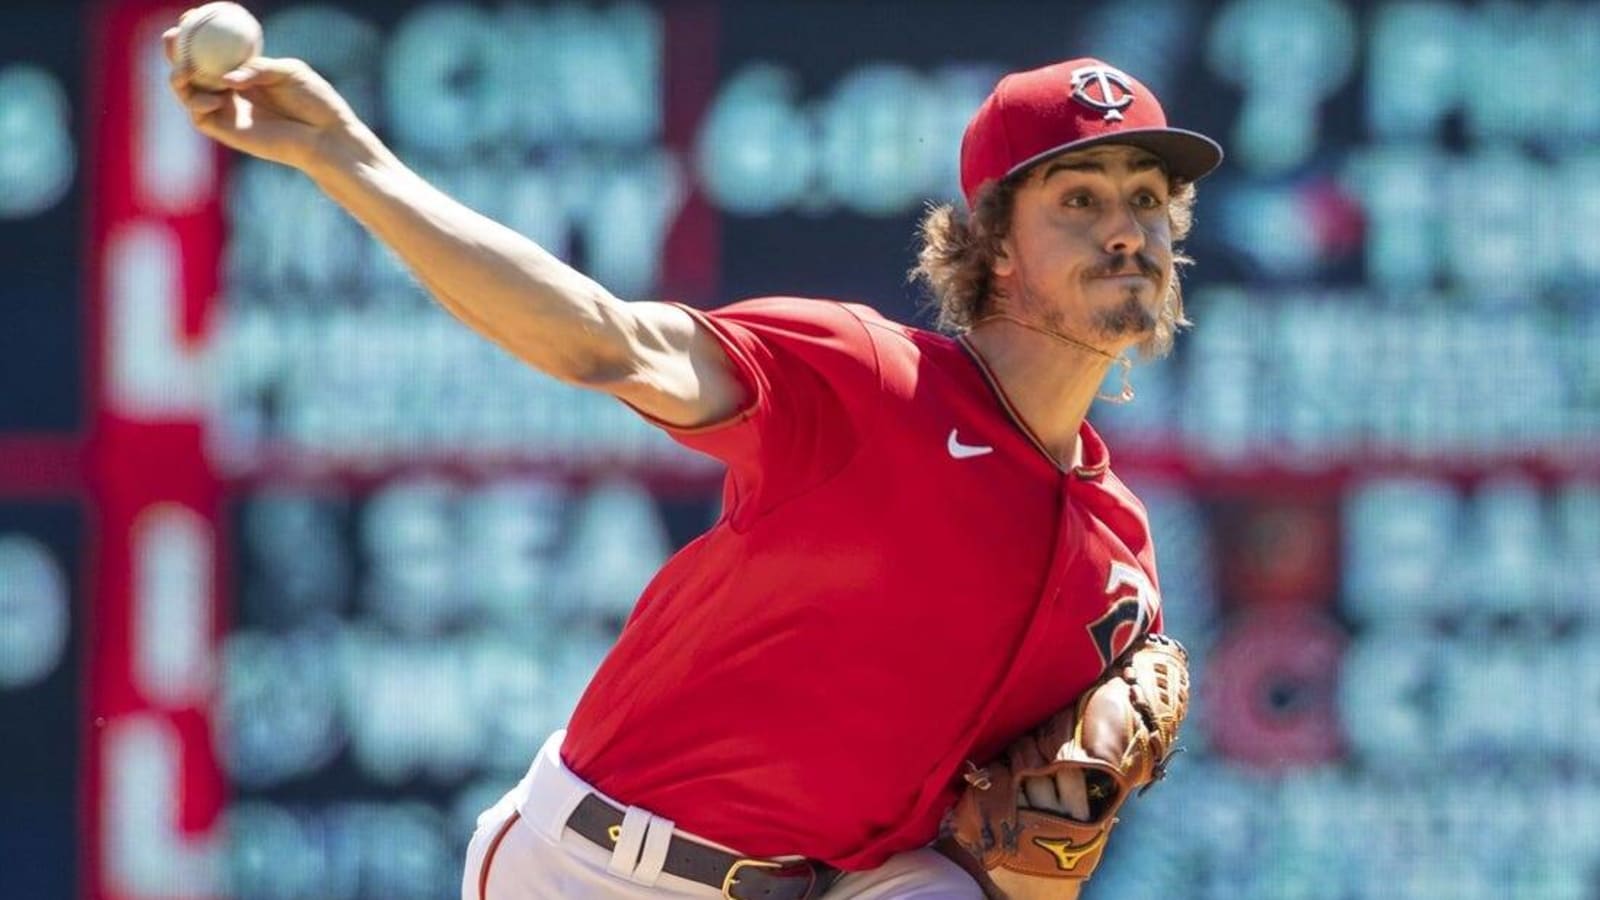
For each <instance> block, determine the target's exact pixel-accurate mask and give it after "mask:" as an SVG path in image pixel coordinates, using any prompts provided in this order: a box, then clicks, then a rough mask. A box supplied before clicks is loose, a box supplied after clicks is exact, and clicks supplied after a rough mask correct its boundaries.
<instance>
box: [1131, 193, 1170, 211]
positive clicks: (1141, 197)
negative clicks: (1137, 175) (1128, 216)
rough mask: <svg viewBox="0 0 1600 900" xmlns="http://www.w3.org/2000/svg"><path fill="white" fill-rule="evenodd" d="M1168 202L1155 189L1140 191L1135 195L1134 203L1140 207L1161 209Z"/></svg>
mask: <svg viewBox="0 0 1600 900" xmlns="http://www.w3.org/2000/svg"><path fill="white" fill-rule="evenodd" d="M1166 202H1167V201H1166V200H1164V199H1162V197H1161V196H1160V195H1158V194H1156V193H1155V192H1154V191H1140V192H1139V193H1137V194H1135V195H1134V197H1133V205H1134V206H1136V207H1138V208H1139V209H1160V208H1161V207H1162V206H1163V205H1164V204H1165V203H1166Z"/></svg>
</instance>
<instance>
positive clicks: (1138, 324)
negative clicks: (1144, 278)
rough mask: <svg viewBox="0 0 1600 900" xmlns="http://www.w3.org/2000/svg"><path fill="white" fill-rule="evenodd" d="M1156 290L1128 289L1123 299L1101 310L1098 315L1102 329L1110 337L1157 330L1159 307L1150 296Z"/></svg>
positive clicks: (1121, 336)
mask: <svg viewBox="0 0 1600 900" xmlns="http://www.w3.org/2000/svg"><path fill="white" fill-rule="evenodd" d="M1154 293H1155V292H1154V291H1153V290H1150V289H1146V288H1141V289H1139V290H1133V291H1128V292H1127V293H1126V294H1124V295H1123V297H1122V300H1121V301H1120V302H1118V303H1116V304H1114V305H1112V306H1110V307H1108V308H1106V309H1104V310H1102V311H1101V313H1100V315H1099V316H1098V317H1097V318H1098V319H1099V321H1098V323H1097V324H1098V325H1099V328H1100V331H1101V332H1102V333H1104V334H1105V335H1107V336H1109V337H1116V338H1129V337H1144V336H1147V335H1151V334H1154V333H1155V331H1156V322H1157V316H1158V315H1159V313H1160V310H1159V308H1158V307H1157V306H1156V305H1155V304H1153V303H1152V302H1151V300H1150V298H1151V297H1152V296H1153V295H1154Z"/></svg>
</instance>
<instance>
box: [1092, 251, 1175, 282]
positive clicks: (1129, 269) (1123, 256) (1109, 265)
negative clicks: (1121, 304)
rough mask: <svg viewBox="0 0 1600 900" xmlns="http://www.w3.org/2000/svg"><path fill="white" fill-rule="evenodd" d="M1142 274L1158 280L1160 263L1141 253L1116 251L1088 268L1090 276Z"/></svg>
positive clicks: (1104, 276)
mask: <svg viewBox="0 0 1600 900" xmlns="http://www.w3.org/2000/svg"><path fill="white" fill-rule="evenodd" d="M1135 273H1137V274H1139V275H1143V276H1144V277H1146V278H1149V279H1150V280H1151V281H1160V280H1161V276H1162V274H1163V273H1162V270H1161V266H1160V264H1158V263H1157V262H1156V261H1155V260H1154V259H1151V258H1150V257H1149V256H1148V255H1146V254H1143V253H1118V254H1116V255H1114V256H1109V257H1106V259H1105V261H1103V262H1101V263H1100V264H1099V265H1097V266H1095V267H1094V268H1093V269H1090V270H1089V277H1090V278H1110V277H1112V276H1115V275H1132V274H1135Z"/></svg>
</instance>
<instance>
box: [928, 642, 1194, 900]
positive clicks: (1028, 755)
mask: <svg viewBox="0 0 1600 900" xmlns="http://www.w3.org/2000/svg"><path fill="white" fill-rule="evenodd" d="M1188 706H1189V665H1188V656H1187V654H1185V652H1184V650H1183V647H1182V646H1181V645H1180V644H1178V642H1177V641H1174V640H1172V639H1171V638H1167V637H1164V636H1162V635H1150V636H1147V637H1145V638H1143V639H1142V640H1141V641H1140V642H1139V643H1137V644H1135V645H1134V648H1133V649H1132V650H1131V651H1129V653H1127V654H1126V655H1124V656H1123V657H1122V658H1121V659H1120V660H1118V661H1117V662H1116V663H1114V664H1113V665H1112V666H1111V667H1110V668H1109V669H1108V670H1107V672H1106V674H1105V676H1103V677H1102V678H1101V680H1100V681H1098V682H1096V683H1095V684H1093V685H1091V686H1090V687H1089V688H1088V689H1087V690H1085V691H1084V692H1083V694H1082V695H1081V696H1080V697H1079V698H1078V701H1077V703H1075V704H1073V706H1071V707H1069V708H1067V709H1065V710H1063V711H1061V712H1060V713H1058V714H1056V715H1055V716H1054V717H1052V718H1051V719H1050V720H1049V721H1047V722H1045V723H1044V724H1043V725H1041V726H1040V727H1039V728H1037V729H1035V730H1034V731H1033V732H1031V733H1029V734H1026V735H1024V736H1023V737H1021V738H1020V739H1018V740H1017V741H1016V742H1015V743H1013V744H1012V745H1011V747H1010V748H1008V749H1007V750H1006V752H1005V753H1003V754H1001V756H1000V757H999V758H997V759H995V760H993V761H991V762H990V763H989V764H988V765H987V766H984V767H983V768H981V769H979V768H977V767H973V768H972V770H971V771H969V772H968V773H967V782H968V785H967V787H966V789H965V791H964V792H963V793H962V795H961V797H960V799H959V800H958V801H957V802H956V805H955V807H954V808H953V809H952V810H951V811H950V814H949V816H948V817H947V819H946V821H945V827H944V836H943V838H942V839H941V841H940V844H939V847H940V849H941V850H943V851H944V852H945V853H946V854H947V855H949V856H950V857H951V858H952V859H954V860H955V861H956V862H958V863H961V865H962V866H964V867H965V868H966V869H967V870H968V871H969V872H971V873H972V874H973V877H974V878H975V879H977V881H978V883H979V884H980V885H982V886H983V887H984V890H985V891H986V893H988V895H989V896H991V897H1018V898H1020V897H1033V896H1052V895H1054V894H1056V893H1058V892H1059V890H1060V888H1061V886H1063V884H1064V883H1065V882H1079V883H1081V882H1082V881H1084V880H1086V879H1087V878H1088V877H1089V875H1090V874H1091V873H1093V872H1094V869H1095V867H1096V866H1097V865H1099V863H1100V857H1101V855H1102V854H1103V853H1104V851H1105V842H1106V837H1107V836H1108V835H1109V834H1110V832H1111V828H1112V826H1114V825H1115V824H1116V822H1117V819H1116V816H1117V812H1118V810H1120V809H1121V808H1122V804H1123V803H1124V802H1126V801H1127V799H1128V796H1129V794H1130V793H1131V792H1133V791H1136V790H1139V789H1141V788H1148V787H1149V786H1150V785H1151V784H1153V783H1155V782H1156V781H1159V780H1160V779H1161V778H1162V776H1163V775H1165V774H1166V765H1167V761H1168V760H1169V759H1170V758H1171V757H1172V754H1173V753H1174V752H1175V749H1176V744H1177V737H1178V729H1179V727H1180V726H1182V724H1183V718H1184V714H1185V713H1186V712H1187V711H1188ZM1063 773H1071V774H1072V775H1074V776H1075V777H1076V776H1081V778H1082V783H1083V785H1084V796H1085V799H1086V800H1087V815H1086V816H1081V817H1080V816H1077V815H1068V814H1063V812H1062V810H1063V809H1067V808H1069V807H1067V806H1065V805H1063V806H1060V807H1058V808H1053V809H1052V808H1039V807H1038V806H1037V805H1035V804H1032V803H1031V802H1030V793H1029V791H1028V790H1026V789H1025V788H1026V785H1027V783H1028V781H1029V779H1038V778H1055V779H1057V780H1058V783H1060V776H1061V775H1062V774H1063ZM1074 805H1076V804H1074ZM1080 808H1081V807H1080Z"/></svg>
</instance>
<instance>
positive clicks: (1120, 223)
mask: <svg viewBox="0 0 1600 900" xmlns="http://www.w3.org/2000/svg"><path fill="white" fill-rule="evenodd" d="M1107 218H1108V219H1109V221H1108V222H1107V223H1106V225H1105V228H1106V233H1105V243H1104V247H1105V250H1106V252H1107V253H1109V254H1113V255H1128V254H1134V253H1138V252H1139V251H1140V250H1143V249H1144V226H1143V225H1140V224H1139V217H1138V215H1137V214H1135V212H1134V210H1133V207H1132V206H1129V205H1127V204H1119V205H1117V206H1115V207H1113V209H1112V211H1111V212H1110V213H1108V214H1107Z"/></svg>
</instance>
